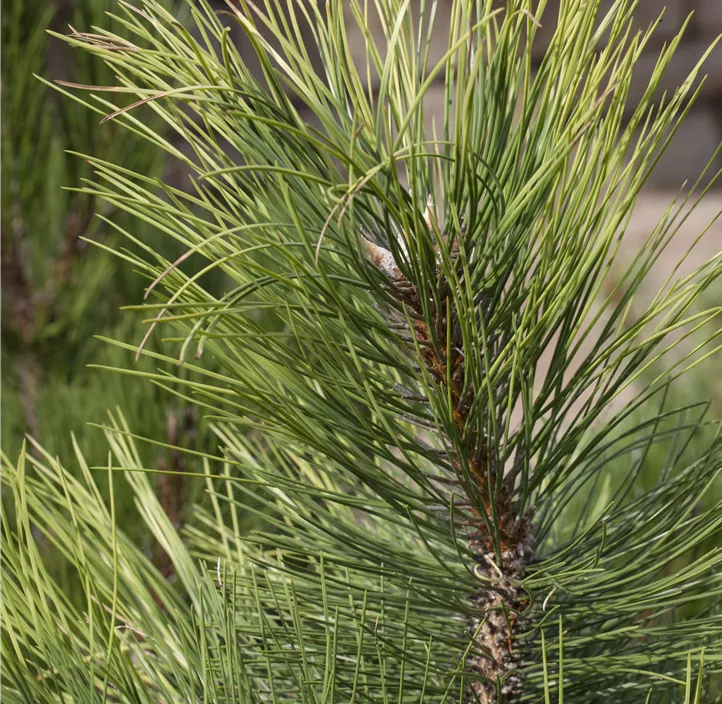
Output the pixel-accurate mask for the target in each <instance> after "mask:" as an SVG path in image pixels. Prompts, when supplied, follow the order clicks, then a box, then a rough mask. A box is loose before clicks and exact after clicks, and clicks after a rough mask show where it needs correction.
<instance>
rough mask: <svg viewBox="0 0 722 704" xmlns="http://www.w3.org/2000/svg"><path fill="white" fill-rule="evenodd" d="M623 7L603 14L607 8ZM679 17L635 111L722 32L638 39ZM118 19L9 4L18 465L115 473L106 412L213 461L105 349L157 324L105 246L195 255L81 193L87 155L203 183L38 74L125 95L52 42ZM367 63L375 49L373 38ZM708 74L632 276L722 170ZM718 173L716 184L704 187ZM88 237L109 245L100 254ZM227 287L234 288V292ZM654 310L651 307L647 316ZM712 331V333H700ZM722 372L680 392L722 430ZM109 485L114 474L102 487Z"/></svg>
mask: <svg viewBox="0 0 722 704" xmlns="http://www.w3.org/2000/svg"><path fill="white" fill-rule="evenodd" d="M309 1H311V0H309ZM169 4H172V3H170V0H169ZM212 4H214V5H217V6H218V8H219V9H222V8H223V7H224V6H225V3H224V2H223V1H222V0H221V1H216V2H214V3H212ZM449 4H450V0H440V1H439V8H438V11H437V17H438V19H437V25H436V26H437V29H438V31H437V32H436V34H435V36H434V37H433V42H434V44H433V49H432V56H435V57H436V58H439V57H440V56H441V55H442V54H443V53H444V50H445V48H446V37H445V35H446V28H445V27H444V20H443V18H444V13H445V7H448V5H449ZM611 4H612V0H603V2H602V6H610V5H611ZM554 5H555V2H553V1H552V2H549V5H548V8H547V10H546V12H545V17H544V20H543V22H542V29H541V30H540V38H541V41H540V42H539V44H538V46H537V53H536V60H540V58H541V56H542V55H543V52H544V44H545V42H546V41H548V39H549V37H550V36H551V34H552V32H553V31H554V23H553V18H554V16H555V8H554ZM665 5H666V11H665V14H664V18H663V19H662V21H661V22H659V25H658V27H657V31H656V33H655V37H654V39H653V41H652V42H651V43H650V45H649V46H648V48H647V50H646V51H645V52H644V53H643V54H642V56H641V57H640V59H639V62H638V66H637V69H636V73H635V79H634V82H633V86H632V91H631V97H630V108H631V107H632V106H633V105H634V103H635V102H636V99H637V97H638V96H640V95H641V92H642V91H643V90H644V87H645V85H646V83H647V79H648V77H649V76H650V75H651V72H652V70H653V68H654V65H655V63H656V60H657V56H658V54H659V51H660V50H661V49H662V47H663V46H664V45H665V43H667V42H669V41H670V39H671V38H673V37H674V36H675V34H676V33H677V32H678V31H679V29H680V28H681V27H682V25H683V24H684V22H685V20H686V18H687V17H688V15H689V14H690V12H692V11H694V15H693V17H692V19H691V20H690V21H689V24H688V27H687V31H686V33H685V37H684V39H683V41H682V43H681V45H680V47H679V49H678V51H677V54H676V58H675V59H674V62H673V64H672V67H671V69H670V70H669V71H668V73H667V74H666V77H665V78H664V79H663V86H664V89H666V90H670V91H671V90H673V89H674V88H675V87H676V86H678V85H680V84H681V83H682V82H683V81H684V79H685V77H686V76H687V74H688V73H689V71H690V70H691V69H692V68H693V66H694V65H695V64H696V62H697V61H698V60H699V58H700V57H701V56H702V55H703V53H704V52H705V51H706V50H707V48H708V47H709V45H710V43H711V42H713V41H714V40H715V38H716V37H717V36H718V35H719V34H720V33H722V0H640V3H639V6H638V9H637V13H636V17H637V25H638V27H639V28H646V27H648V26H649V25H650V23H653V22H655V21H656V19H657V17H658V16H659V14H660V12H661V11H662V8H663V7H664V6H665ZM115 6H116V0H3V5H2V10H3V11H2V181H3V189H2V409H1V410H2V442H1V444H2V449H3V451H4V452H5V453H6V454H7V455H8V456H9V457H10V458H11V459H14V458H15V457H16V456H17V453H18V452H19V450H20V448H21V445H22V442H23V438H24V435H25V434H26V433H28V434H30V435H32V436H33V437H35V438H38V439H39V441H40V442H41V443H42V444H43V446H44V447H45V448H46V449H47V450H48V452H49V453H50V454H52V455H53V456H58V457H59V458H60V459H61V461H62V462H63V463H65V464H66V466H69V467H72V464H73V445H72V440H71V431H72V432H73V433H74V434H75V436H76V439H77V444H78V446H79V447H80V449H81V450H82V451H83V452H84V453H85V455H86V457H87V460H88V463H89V464H90V465H102V464H103V463H104V462H105V461H106V454H107V446H106V444H105V441H104V438H103V434H102V432H101V431H100V430H98V429H97V428H94V427H91V426H89V425H88V423H89V422H92V423H102V422H103V419H104V418H105V414H106V411H107V410H108V409H111V410H112V409H114V408H115V407H116V406H119V407H120V408H121V409H122V410H123V413H124V414H125V416H126V417H127V418H128V419H129V420H130V422H131V426H132V427H133V429H134V430H136V431H137V432H139V433H141V434H142V435H145V436H150V437H154V438H157V439H159V440H161V441H163V442H166V443H167V444H169V445H176V446H182V447H196V448H197V447H199V446H201V445H204V446H205V445H206V444H207V443H209V442H211V440H210V439H209V438H208V437H206V435H205V431H204V430H203V427H202V424H201V423H199V422H198V418H197V417H196V411H195V409H194V408H193V407H191V406H188V405H186V404H184V402H182V401H180V400H178V399H177V398H174V397H172V396H170V395H169V394H168V393H166V392H165V391H164V390H163V389H161V388H159V387H158V386H155V385H153V384H151V383H147V382H144V381H142V380H138V379H136V378H135V377H130V376H121V375H117V374H111V373H107V372H105V371H104V370H103V369H102V367H103V366H128V365H131V364H135V365H137V368H140V369H142V368H143V364H144V362H143V360H141V361H140V362H138V363H136V362H133V358H132V355H131V354H130V353H126V352H124V351H123V350H119V349H118V348H114V347H110V346H108V345H107V344H105V343H103V342H102V340H99V339H98V336H100V337H111V338H115V339H120V340H123V341H126V342H129V343H133V344H137V343H138V342H139V341H140V340H141V339H142V337H143V334H144V330H145V328H144V326H143V324H142V316H141V317H139V316H138V315H136V314H134V313H128V312H126V313H122V312H121V311H120V308H121V306H123V305H127V304H138V303H140V302H141V300H142V296H143V290H144V287H145V286H146V285H147V282H146V281H145V280H144V279H142V278H141V277H140V276H138V275H136V274H135V273H134V272H133V271H132V270H131V269H130V267H129V266H127V265H126V264H125V263H124V262H123V260H122V259H119V258H118V257H115V256H113V255H111V254H109V253H108V252H107V251H106V250H105V249H104V248H103V247H106V246H107V247H111V248H112V247H115V246H116V244H117V242H119V241H120V238H121V236H120V232H119V231H120V230H122V229H125V230H128V231H129V232H131V233H132V235H133V236H134V237H135V238H137V239H138V240H140V241H143V242H147V243H150V244H151V246H152V247H153V248H155V249H156V250H160V251H161V252H162V253H163V254H164V256H166V257H169V258H175V257H176V256H178V255H179V254H180V252H174V251H173V249H172V244H171V243H169V241H168V238H162V237H160V236H159V235H158V234H157V233H155V232H153V231H152V230H151V229H150V228H149V227H147V226H145V225H144V223H143V222H140V221H137V220H131V219H129V218H128V217H126V216H125V214H124V213H122V212H113V211H112V210H111V209H109V208H108V206H107V205H106V204H102V203H100V202H99V201H97V200H96V199H94V198H92V197H90V196H87V195H84V194H81V193H78V192H75V191H73V190H72V189H73V188H74V187H77V186H80V185H82V183H83V182H84V180H85V182H86V183H87V180H90V181H92V178H93V177H92V174H91V173H90V171H89V169H88V167H87V165H86V164H85V162H84V160H83V159H82V158H79V157H77V156H75V155H74V154H73V153H75V154H93V155H94V156H96V157H98V158H100V159H104V160H108V161H119V163H122V164H123V166H125V167H126V168H129V169H132V170H133V171H138V172H142V173H145V174H149V175H156V176H162V177H163V178H165V179H166V180H167V181H169V182H170V183H171V184H172V185H174V186H176V187H179V188H184V187H186V186H187V184H188V183H189V181H188V177H187V174H185V173H184V172H183V171H182V170H181V169H180V168H179V167H178V166H177V164H175V163H170V162H169V161H167V160H166V159H165V157H164V156H163V155H162V154H161V153H159V152H156V151H154V150H152V149H150V148H148V147H147V146H146V145H145V144H142V143H140V142H139V140H138V139H137V138H136V137H135V136H134V135H132V134H130V133H128V132H127V131H123V130H120V129H118V126H117V125H116V124H115V123H114V122H112V121H111V122H108V123H105V124H102V125H101V124H100V116H99V115H97V114H95V113H92V112H90V111H89V110H88V109H86V108H85V107H83V106H81V105H78V104H77V103H75V102H73V101H72V100H70V99H67V98H65V97H64V96H63V95H62V94H61V93H59V92H56V91H53V90H51V89H50V88H49V87H48V86H47V85H45V84H44V83H42V82H41V81H40V80H38V79H37V78H35V77H34V75H33V74H37V75H39V76H43V77H45V78H46V79H47V80H55V79H62V80H66V81H71V82H74V83H79V84H89V85H111V84H113V83H114V77H113V76H112V75H111V72H110V71H109V70H108V69H107V68H106V67H104V66H103V65H102V64H100V63H98V62H95V61H91V59H90V57H89V56H88V55H86V54H85V53H82V52H73V51H72V50H70V49H69V48H68V47H67V46H66V45H63V43H62V42H60V41H58V40H56V39H54V38H53V37H52V36H50V35H49V34H48V33H47V32H46V30H47V29H48V28H50V29H52V30H54V31H57V32H61V33H65V32H67V31H68V26H69V25H71V26H72V27H75V28H76V29H78V30H79V31H91V30H90V28H91V27H93V26H103V27H106V28H112V27H113V26H114V21H113V20H112V19H111V18H109V17H108V16H107V15H106V14H105V13H106V12H107V11H109V10H110V11H112V10H113V8H114V7H115ZM178 11H179V12H183V9H182V8H180V7H179V8H178ZM376 24H377V25H378V23H376ZM372 25H373V19H372ZM232 31H233V34H232V36H233V37H234V39H235V41H236V43H237V45H238V47H239V50H240V51H241V53H242V54H243V56H244V57H245V58H247V59H248V61H249V63H251V64H252V63H254V62H253V56H252V49H251V47H250V46H248V45H244V44H243V42H242V39H241V33H240V31H238V29H237V28H234V29H233V30H232ZM372 31H374V32H375V33H380V26H372ZM358 51H359V54H360V53H361V52H362V51H363V45H362V43H361V40H360V37H359V45H358ZM705 72H706V73H708V74H709V77H708V79H707V80H706V82H705V84H704V85H703V87H702V88H701V92H700V95H699V98H698V100H697V102H696V104H695V105H694V107H693V108H692V110H691V111H690V113H689V115H688V117H687V119H686V120H685V121H684V123H683V124H682V126H681V128H680V130H679V131H678V132H677V134H676V135H675V136H674V137H673V139H672V141H671V143H670V146H669V149H668V150H667V152H666V153H665V154H664V155H662V157H661V158H660V160H659V162H658V164H657V165H656V168H655V169H654V171H653V173H652V175H651V177H650V179H649V183H648V187H647V189H646V191H645V193H644V194H643V196H642V197H641V198H640V200H639V203H638V205H637V208H636V210H635V213H634V217H633V218H632V221H631V222H630V224H629V228H628V237H627V240H626V244H625V245H624V246H625V248H626V249H625V250H624V251H623V253H622V255H621V261H620V265H622V264H623V263H624V259H625V258H626V257H631V256H632V255H633V253H634V250H635V248H638V247H640V246H641V245H642V243H643V242H644V241H645V239H646V238H647V236H648V235H649V233H650V231H651V230H652V228H653V227H654V225H655V224H656V223H657V221H658V220H659V218H660V217H661V216H662V214H663V213H664V212H665V211H666V209H667V208H668V206H669V203H670V201H671V200H672V198H673V197H674V195H675V194H676V193H677V192H678V191H679V189H680V188H681V187H682V186H683V184H684V183H687V185H688V187H689V186H690V185H692V184H696V190H697V191H698V192H700V193H702V191H703V190H704V189H705V188H706V187H707V186H708V185H709V183H710V179H711V177H712V176H713V175H714V174H715V173H716V172H717V171H718V170H719V168H720V167H721V166H722V159H721V158H720V155H719V154H717V151H718V150H719V147H720V143H721V141H722V49H720V48H717V49H715V50H713V52H712V53H711V55H710V57H709V59H708V62H707V65H706V70H705ZM442 92H443V88H442V87H441V86H438V87H436V86H434V87H432V90H431V92H430V94H429V97H428V100H427V103H426V105H427V106H428V110H429V111H430V116H431V117H434V116H435V117H436V118H437V120H438V119H440V116H441V114H442V104H441V96H442ZM111 97H113V96H111ZM146 114H149V113H146ZM158 128H160V126H158ZM708 166H709V168H708V170H707V175H706V176H704V177H702V178H701V180H699V182H697V181H698V177H699V176H700V174H702V172H703V171H704V170H705V168H706V167H708ZM720 209H722V191H720V190H717V189H716V188H712V189H711V190H709V192H707V193H706V194H705V195H704V197H703V198H702V202H701V205H700V207H699V208H698V209H697V210H696V211H695V212H694V213H693V214H692V215H691V216H690V217H689V218H688V219H687V220H686V222H685V224H684V226H683V228H682V231H681V233H680V236H679V237H678V239H677V245H676V246H675V247H672V248H670V249H669V250H668V251H667V252H666V253H665V254H664V255H663V256H662V258H661V259H660V261H659V264H658V267H657V270H655V276H654V280H652V281H650V282H649V284H648V286H649V293H650V294H652V293H653V291H654V290H656V287H657V286H659V285H660V284H661V282H663V281H664V279H665V278H666V276H667V275H668V274H669V273H670V272H672V270H673V269H674V268H675V266H676V265H677V264H678V263H679V260H680V258H681V257H682V255H683V253H684V252H685V251H686V249H687V247H688V246H689V244H690V243H691V242H692V241H693V240H694V239H695V238H696V237H697V236H698V235H699V234H700V233H701V232H702V231H703V230H704V229H705V228H706V227H707V226H708V225H709V224H710V222H713V221H714V220H715V219H716V217H717V215H718V213H719V212H720ZM87 240H92V241H94V242H96V243H99V244H100V245H102V246H101V247H97V246H92V245H89V244H88V242H87ZM123 246H127V245H126V244H125V243H124V244H123ZM721 249H722V225H720V224H717V223H713V224H712V226H711V227H710V229H709V231H708V232H707V234H706V235H705V237H704V238H703V239H702V241H701V242H700V244H699V245H698V246H697V247H696V248H695V250H694V251H693V253H692V255H691V256H690V258H689V261H688V263H687V264H685V265H684V266H683V268H682V273H684V272H685V271H691V270H692V268H693V267H694V265H695V263H699V262H701V261H704V260H705V259H708V258H710V257H711V256H713V255H715V254H717V253H718V252H719V251H720V250H721ZM217 285H218V286H219V287H222V286H223V282H222V281H218V282H217ZM720 293H722V288H721V287H720V286H717V287H715V288H713V289H712V290H711V292H710V293H709V294H708V299H707V300H705V301H702V302H701V304H702V305H718V304H720V303H722V300H720V298H719V294H720ZM643 300H644V297H643V296H642V298H640V305H643ZM718 322H719V321H718ZM705 332H706V333H707V334H709V333H710V330H706V331H702V332H701V333H700V334H704V333H705ZM152 344H153V340H151V342H150V345H152ZM156 344H157V343H156ZM719 364H720V362H719V361H718V358H711V359H710V360H707V361H706V362H705V363H704V364H702V365H700V366H698V367H697V368H695V370H694V373H693V374H692V375H691V376H690V377H688V378H687V379H686V380H685V382H684V385H680V386H678V387H677V388H676V390H675V393H676V394H677V395H678V397H679V401H680V402H689V401H699V400H702V399H709V400H710V401H711V403H712V410H711V416H712V417H713V418H720V417H722V374H720V373H719V371H720V370H719V369H718V366H719ZM89 365H95V366H89ZM650 373H653V370H652V372H650ZM143 451H144V452H145V453H146V456H145V457H144V461H145V462H146V463H147V464H146V466H152V467H156V468H158V469H164V468H165V469H182V468H183V467H184V466H185V465H184V463H185V462H186V460H185V459H184V458H183V456H182V455H181V454H180V453H178V452H175V451H171V450H168V451H166V450H162V449H161V450H160V451H159V450H158V448H154V447H151V446H143ZM103 481H104V479H103V478H102V477H101V479H99V483H100V484H101V486H102V484H103ZM158 482H159V483H158V490H159V491H160V492H161V494H162V496H163V497H164V502H165V505H166V508H167V510H168V511H169V513H171V512H172V513H173V515H174V516H175V517H176V519H177V522H178V523H179V524H180V523H182V522H183V520H184V514H183V512H184V510H185V508H184V507H186V506H187V505H188V503H189V501H190V499H191V498H192V493H193V491H194V489H192V488H189V487H188V486H184V485H183V484H182V482H180V481H179V480H177V479H171V478H168V477H165V478H164V477H161V478H159V480H158ZM199 484H200V482H199ZM199 488H202V487H199ZM120 500H121V503H120V504H119V509H118V511H119V515H120V518H121V521H123V520H124V518H123V516H124V509H123V506H122V496H121V497H120ZM128 515H129V514H128ZM127 520H128V521H129V520H130V519H127ZM129 529H130V530H131V532H132V528H129Z"/></svg>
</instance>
